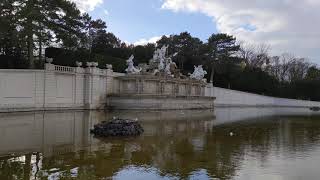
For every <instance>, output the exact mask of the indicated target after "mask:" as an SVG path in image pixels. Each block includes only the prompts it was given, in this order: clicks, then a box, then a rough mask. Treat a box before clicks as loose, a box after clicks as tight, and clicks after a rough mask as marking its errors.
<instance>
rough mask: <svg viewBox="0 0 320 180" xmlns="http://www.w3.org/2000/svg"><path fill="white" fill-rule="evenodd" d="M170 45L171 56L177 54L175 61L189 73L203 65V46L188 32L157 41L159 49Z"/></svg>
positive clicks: (164, 37)
mask: <svg viewBox="0 0 320 180" xmlns="http://www.w3.org/2000/svg"><path fill="white" fill-rule="evenodd" d="M163 45H169V50H168V51H169V52H168V54H169V55H173V54H175V55H176V56H175V57H174V58H173V60H174V61H175V62H176V63H177V64H178V67H179V68H180V69H181V70H182V71H185V73H187V72H192V71H193V66H194V65H196V64H202V62H201V57H200V50H201V47H202V45H203V43H202V41H201V40H200V39H199V38H196V37H192V36H191V35H190V33H188V32H182V33H180V34H179V35H170V37H166V36H163V37H162V38H161V39H160V40H159V41H157V47H158V48H160V47H162V46H163Z"/></svg>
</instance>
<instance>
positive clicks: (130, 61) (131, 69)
mask: <svg viewBox="0 0 320 180" xmlns="http://www.w3.org/2000/svg"><path fill="white" fill-rule="evenodd" d="M133 59H134V56H133V55H131V56H130V58H129V59H128V60H127V65H128V67H127V69H126V70H125V71H126V72H127V73H128V74H138V73H140V72H141V68H136V67H134V64H133Z"/></svg>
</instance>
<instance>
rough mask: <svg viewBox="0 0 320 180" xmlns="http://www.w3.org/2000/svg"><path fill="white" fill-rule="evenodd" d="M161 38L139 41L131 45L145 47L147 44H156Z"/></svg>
mask: <svg viewBox="0 0 320 180" xmlns="http://www.w3.org/2000/svg"><path fill="white" fill-rule="evenodd" d="M161 37H162V36H155V37H151V38H149V39H139V40H138V41H136V42H135V43H133V45H135V46H138V45H146V44H148V43H156V42H157V41H158V40H159V39H161Z"/></svg>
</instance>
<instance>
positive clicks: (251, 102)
mask: <svg viewBox="0 0 320 180" xmlns="http://www.w3.org/2000/svg"><path fill="white" fill-rule="evenodd" d="M206 95H207V96H213V97H216V100H215V101H214V105H215V106H268V107H312V106H320V102H315V101H304V100H296V99H286V98H275V97H270V96H263V95H258V94H253V93H246V92H242V91H235V90H230V89H224V88H218V87H209V88H208V89H207V90H206Z"/></svg>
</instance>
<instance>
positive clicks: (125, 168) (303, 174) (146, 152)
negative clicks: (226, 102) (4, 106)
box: [0, 108, 320, 180]
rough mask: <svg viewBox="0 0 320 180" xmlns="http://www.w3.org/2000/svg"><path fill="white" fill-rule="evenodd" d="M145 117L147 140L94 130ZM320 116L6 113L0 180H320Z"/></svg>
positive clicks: (257, 111) (281, 112) (265, 111)
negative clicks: (107, 135)
mask: <svg viewBox="0 0 320 180" xmlns="http://www.w3.org/2000/svg"><path fill="white" fill-rule="evenodd" d="M113 116H120V117H123V118H126V117H130V118H135V117H138V118H139V121H140V122H141V123H142V126H143V127H144V129H145V133H144V134H143V135H142V136H140V137H130V138H105V139H96V138H94V137H92V136H91V135H90V134H89V130H90V128H92V127H93V125H94V124H96V123H98V122H99V121H103V120H108V119H111V118H112V117H113ZM319 164H320V114H318V113H313V112H311V111H310V110H308V109H302V108H294V109H289V108H281V109H279V108H217V109H215V110H214V111H165V112H141V111H129V112H128V111H119V112H96V111H67V112H45V113H43V112H35V113H14V114H0V180H6V179H125V180H126V179H128V180H132V179H148V180H149V179H243V180H250V179H253V180H255V179H266V180H270V179H288V180H292V179H303V180H304V179H315V180H318V179H320V171H319V167H318V166H319Z"/></svg>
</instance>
